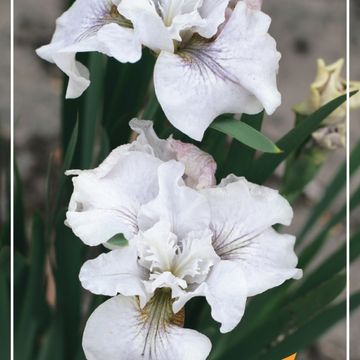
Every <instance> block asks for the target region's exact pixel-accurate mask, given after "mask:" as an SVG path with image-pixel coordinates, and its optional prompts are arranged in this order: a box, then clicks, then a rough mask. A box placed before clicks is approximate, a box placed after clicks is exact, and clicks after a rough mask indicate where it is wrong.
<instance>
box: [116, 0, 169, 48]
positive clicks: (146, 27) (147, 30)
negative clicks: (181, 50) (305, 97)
mask: <svg viewBox="0 0 360 360" xmlns="http://www.w3.org/2000/svg"><path fill="white" fill-rule="evenodd" d="M118 10H119V12H120V13H121V14H122V15H124V16H125V17H126V18H127V19H129V20H130V21H131V22H132V24H133V26H134V31H135V34H136V35H137V37H138V38H139V39H140V41H141V43H142V44H143V45H145V46H147V47H149V48H150V49H152V50H154V51H161V50H165V51H170V52H172V51H174V44H173V42H172V39H171V36H170V33H169V31H168V29H167V28H166V26H165V24H164V22H163V20H162V18H161V17H160V15H159V14H158V12H157V10H156V7H155V5H154V3H153V2H152V1H149V0H122V1H121V2H120V4H119V6H118Z"/></svg>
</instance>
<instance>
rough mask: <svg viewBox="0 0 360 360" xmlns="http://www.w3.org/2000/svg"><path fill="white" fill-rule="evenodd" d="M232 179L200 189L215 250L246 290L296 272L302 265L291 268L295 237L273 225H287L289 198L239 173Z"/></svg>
mask: <svg viewBox="0 0 360 360" xmlns="http://www.w3.org/2000/svg"><path fill="white" fill-rule="evenodd" d="M229 180H230V179H229ZM231 180H232V181H233V182H231V181H229V183H227V182H226V181H224V183H223V184H222V186H220V187H218V188H212V189H205V190H203V193H204V194H205V196H206V197H207V199H208V200H209V204H210V207H211V214H212V215H211V227H212V229H213V233H214V236H213V246H214V249H215V251H216V253H217V254H218V255H219V256H220V257H221V259H223V260H229V261H233V262H234V263H236V264H237V265H238V266H239V268H240V269H241V270H242V271H243V273H244V276H245V279H246V283H247V289H248V296H253V295H256V294H259V293H262V292H264V291H266V290H268V289H270V288H272V287H275V286H278V285H280V284H282V283H283V282H284V281H286V280H288V279H291V278H294V279H298V278H300V277H301V276H302V271H301V270H299V269H297V268H296V264H297V257H296V255H295V253H294V250H293V248H294V243H295V238H294V237H293V236H289V235H282V234H279V233H277V232H276V231H275V230H273V229H272V225H275V224H278V223H280V224H286V225H289V223H290V221H291V218H292V210H291V207H290V205H289V204H288V202H287V201H286V200H285V199H284V198H282V197H281V195H280V194H279V193H278V192H277V191H274V190H272V189H269V188H266V187H263V186H259V185H255V184H251V183H248V182H247V181H246V180H245V179H243V178H239V179H238V180H237V181H236V180H235V179H234V178H231Z"/></svg>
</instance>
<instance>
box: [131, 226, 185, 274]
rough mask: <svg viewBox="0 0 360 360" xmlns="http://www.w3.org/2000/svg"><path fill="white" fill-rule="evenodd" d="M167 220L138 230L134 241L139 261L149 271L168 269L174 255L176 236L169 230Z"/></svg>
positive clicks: (175, 251)
mask: <svg viewBox="0 0 360 360" xmlns="http://www.w3.org/2000/svg"><path fill="white" fill-rule="evenodd" d="M170 227H171V225H170V223H169V222H168V221H159V222H158V223H156V224H155V225H154V226H153V227H152V228H150V229H149V230H147V231H145V232H140V233H139V234H138V236H136V238H134V242H136V246H137V248H138V253H139V258H140V259H139V262H140V264H141V265H142V266H144V267H145V268H147V269H149V270H150V271H151V272H156V273H160V272H165V271H170V270H171V267H172V263H173V261H174V258H175V256H176V253H177V250H178V246H177V237H176V235H175V234H173V233H172V232H171V231H170Z"/></svg>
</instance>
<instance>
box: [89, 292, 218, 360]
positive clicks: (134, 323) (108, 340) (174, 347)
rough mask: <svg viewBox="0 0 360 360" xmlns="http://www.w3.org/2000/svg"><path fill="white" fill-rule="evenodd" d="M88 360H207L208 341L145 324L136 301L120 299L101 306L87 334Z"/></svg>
mask: <svg viewBox="0 0 360 360" xmlns="http://www.w3.org/2000/svg"><path fill="white" fill-rule="evenodd" d="M83 348H84V352H85V355H86V358H87V359H88V360H104V359H106V360H119V359H121V360H139V359H143V360H154V359H156V360H169V359H171V360H205V359H206V358H207V356H208V355H209V353H210V350H211V343H210V341H209V339H208V338H207V337H206V336H204V335H202V334H200V333H198V332H197V331H194V330H190V329H183V328H181V327H179V326H177V325H175V324H168V325H167V326H165V327H164V326H161V327H158V331H156V329H155V326H153V327H152V326H151V322H150V321H145V319H144V313H143V312H142V310H141V309H140V306H139V304H138V302H137V300H136V298H134V297H124V296H121V295H119V296H117V297H114V298H112V299H110V300H108V301H106V302H105V303H103V304H102V305H100V306H99V307H98V308H97V309H96V310H95V311H94V312H93V314H92V315H91V316H90V318H89V320H88V322H87V324H86V327H85V331H84V336H83Z"/></svg>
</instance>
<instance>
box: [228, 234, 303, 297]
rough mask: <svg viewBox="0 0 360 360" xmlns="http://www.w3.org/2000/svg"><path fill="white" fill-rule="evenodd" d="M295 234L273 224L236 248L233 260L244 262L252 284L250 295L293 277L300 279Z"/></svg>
mask: <svg viewBox="0 0 360 360" xmlns="http://www.w3.org/2000/svg"><path fill="white" fill-rule="evenodd" d="M294 244H295V237H294V236H291V235H286V234H279V233H278V232H276V231H275V230H274V229H272V228H269V229H267V230H266V231H264V232H263V233H261V234H260V235H258V236H256V237H254V238H253V239H251V241H249V242H248V244H245V246H244V247H241V248H239V249H238V250H237V251H234V253H233V254H234V257H233V260H234V261H236V262H238V263H239V265H241V269H242V271H243V272H244V275H245V279H246V282H247V287H248V296H254V295H257V294H260V293H262V292H264V291H266V290H269V289H271V288H273V287H276V286H279V285H281V284H282V283H284V282H285V281H286V280H289V279H300V278H301V277H302V270H300V269H297V268H296V265H297V263H298V259H297V256H296V255H295V252H294Z"/></svg>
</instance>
